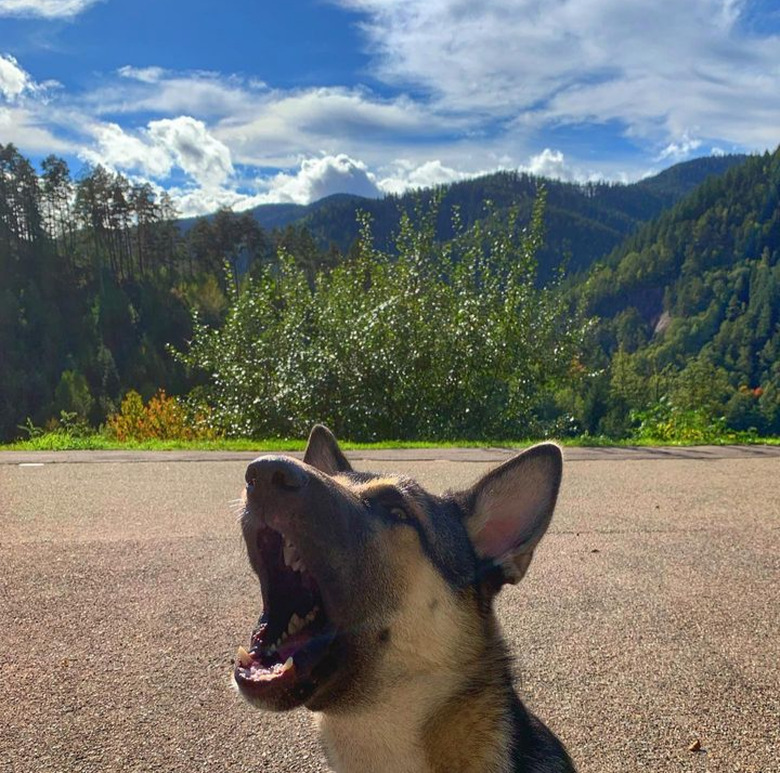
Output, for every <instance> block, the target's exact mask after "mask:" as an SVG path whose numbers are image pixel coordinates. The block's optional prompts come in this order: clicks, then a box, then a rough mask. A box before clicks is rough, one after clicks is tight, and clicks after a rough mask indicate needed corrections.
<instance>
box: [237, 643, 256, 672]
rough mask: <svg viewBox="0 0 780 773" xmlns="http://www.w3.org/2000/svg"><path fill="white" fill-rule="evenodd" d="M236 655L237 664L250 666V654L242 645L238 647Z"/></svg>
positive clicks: (245, 666)
mask: <svg viewBox="0 0 780 773" xmlns="http://www.w3.org/2000/svg"><path fill="white" fill-rule="evenodd" d="M236 657H237V659H238V664H239V665H240V666H241V667H242V668H249V666H251V665H252V663H253V662H254V661H253V659H252V656H251V655H250V654H249V653H248V652H247V651H246V650H245V649H244V648H243V647H239V648H238V654H237V656H236Z"/></svg>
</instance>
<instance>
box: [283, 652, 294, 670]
mask: <svg viewBox="0 0 780 773" xmlns="http://www.w3.org/2000/svg"><path fill="white" fill-rule="evenodd" d="M293 665H294V664H293V659H292V655H290V657H289V658H287V660H285V661H284V665H283V666H282V673H284V672H285V671H289V670H290V669H291V668H292V667H293Z"/></svg>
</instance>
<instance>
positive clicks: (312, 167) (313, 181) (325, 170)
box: [265, 153, 381, 204]
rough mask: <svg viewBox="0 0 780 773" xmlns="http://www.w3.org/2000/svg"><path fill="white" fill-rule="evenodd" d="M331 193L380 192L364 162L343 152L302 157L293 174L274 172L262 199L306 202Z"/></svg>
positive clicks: (372, 193)
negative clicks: (303, 158)
mask: <svg viewBox="0 0 780 773" xmlns="http://www.w3.org/2000/svg"><path fill="white" fill-rule="evenodd" d="M333 193H352V194H355V195H356V196H366V197H377V196H380V195H381V191H380V190H379V187H378V186H377V183H376V178H375V177H374V175H373V174H371V173H370V172H369V171H368V169H367V167H366V165H365V164H364V163H363V162H362V161H356V160H355V159H353V158H350V157H349V156H347V155H344V154H343V153H342V154H340V155H337V156H322V157H320V158H310V159H305V160H304V161H302V162H301V166H300V169H299V170H298V172H297V173H296V174H294V175H291V174H285V173H280V174H278V175H276V176H275V177H273V178H272V179H271V180H270V183H269V190H268V192H267V194H266V196H265V201H276V202H293V203H295V204H308V203H310V202H312V201H317V200H319V199H322V198H325V197H326V196H330V195H331V194H333Z"/></svg>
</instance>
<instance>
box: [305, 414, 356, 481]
mask: <svg viewBox="0 0 780 773" xmlns="http://www.w3.org/2000/svg"><path fill="white" fill-rule="evenodd" d="M303 462H304V464H310V465H311V466H312V467H316V468H317V469H318V470H320V471H321V472H324V473H326V474H327V475H335V474H336V473H337V472H351V470H352V465H351V464H350V463H349V462H348V461H347V457H346V456H344V452H343V451H342V450H341V449H340V448H339V444H338V441H337V440H336V438H335V437H334V435H333V433H332V432H331V431H330V430H329V429H328V428H327V427H326V426H324V425H323V424H315V425H314V427H312V430H311V433H310V434H309V442H308V443H307V444H306V452H305V453H304V455H303Z"/></svg>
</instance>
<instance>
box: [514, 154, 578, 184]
mask: <svg viewBox="0 0 780 773" xmlns="http://www.w3.org/2000/svg"><path fill="white" fill-rule="evenodd" d="M523 171H526V172H528V173H529V174H533V175H537V176H538V177H552V178H554V179H556V180H572V179H574V178H575V177H576V176H577V175H576V173H575V172H574V171H573V170H572V169H570V168H569V167H568V166H567V165H566V161H565V159H564V155H563V153H562V152H561V151H560V150H551V149H550V148H545V149H544V150H543V151H542V152H541V153H539V154H538V155H536V156H532V157H531V159H530V161H529V163H528V166H527V167H524V168H523Z"/></svg>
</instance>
